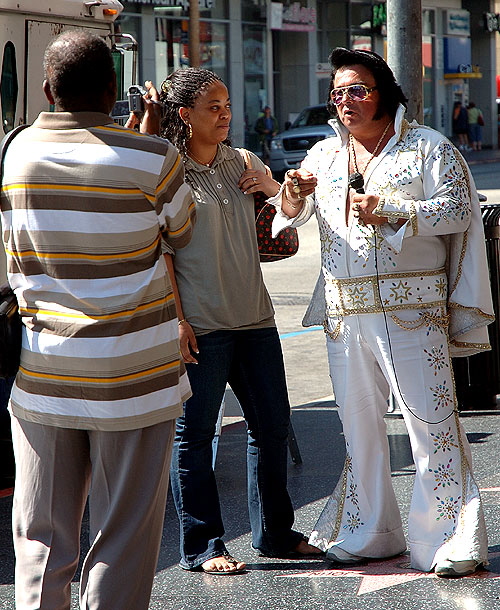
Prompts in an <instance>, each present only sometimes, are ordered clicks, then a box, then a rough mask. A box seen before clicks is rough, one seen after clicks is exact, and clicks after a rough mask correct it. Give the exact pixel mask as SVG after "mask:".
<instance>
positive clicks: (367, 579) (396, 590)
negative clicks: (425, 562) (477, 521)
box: [0, 151, 500, 610]
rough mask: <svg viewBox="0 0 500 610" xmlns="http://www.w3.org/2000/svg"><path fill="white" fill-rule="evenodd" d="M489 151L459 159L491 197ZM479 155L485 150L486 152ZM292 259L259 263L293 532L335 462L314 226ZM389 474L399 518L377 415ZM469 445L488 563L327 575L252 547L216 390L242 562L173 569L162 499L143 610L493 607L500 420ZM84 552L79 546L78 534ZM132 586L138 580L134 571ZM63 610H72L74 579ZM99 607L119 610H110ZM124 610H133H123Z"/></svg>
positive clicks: (230, 406) (469, 418)
mask: <svg viewBox="0 0 500 610" xmlns="http://www.w3.org/2000/svg"><path fill="white" fill-rule="evenodd" d="M498 152H499V151H493V152H492V151H483V153H477V155H476V157H473V156H472V154H471V153H468V155H467V159H468V160H469V161H470V162H471V169H472V171H473V174H474V176H475V179H476V182H477V186H478V189H479V190H480V192H482V193H484V194H485V195H486V196H487V197H488V202H489V203H494V202H496V201H498V202H500V178H499V175H500V173H499V171H500V156H497V154H498ZM487 153H488V154H487ZM299 238H300V248H299V253H298V254H297V255H296V256H295V257H293V258H291V259H289V260H286V261H282V262H277V263H266V264H264V265H263V272H264V276H265V280H266V283H267V286H268V289H269V291H270V293H271V296H272V298H273V302H274V305H275V309H276V319H277V323H278V328H279V331H280V335H281V338H282V344H283V350H284V354H285V362H286V369H287V380H288V385H289V393H290V401H291V405H292V425H293V429H294V432H295V435H296V438H297V443H298V448H299V451H300V457H301V460H302V463H301V464H294V462H293V461H292V459H290V461H289V482H290V485H289V489H290V493H291V496H292V499H293V502H294V505H295V507H296V524H295V527H296V529H298V530H300V531H303V532H304V533H309V532H310V531H311V528H312V526H313V525H314V523H315V521H316V519H317V517H318V515H319V513H320V511H321V509H322V507H323V506H324V504H325V501H326V499H327V497H328V495H329V494H330V493H331V491H332V489H333V486H334V484H335V483H336V481H337V479H338V477H339V475H340V473H341V471H342V467H343V460H344V454H345V452H344V440H343V436H342V432H341V425H340V422H339V418H338V414H337V411H336V409H335V402H334V397H333V395H332V390H331V384H330V379H329V375H328V367H327V362H326V349H325V345H324V334H323V331H322V329H319V328H316V327H313V328H308V329H305V328H303V327H302V325H301V320H302V316H303V314H304V311H305V309H306V307H307V304H308V302H309V298H310V295H311V293H312V290H313V288H314V284H315V281H316V278H317V275H318V270H319V240H318V236H317V226H316V222H315V220H313V219H312V220H311V221H310V222H309V223H307V224H306V225H305V226H304V227H301V228H300V229H299ZM386 421H387V428H388V435H389V442H390V448H391V460H392V476H393V484H394V488H395V490H396V495H397V498H398V501H399V504H400V508H401V512H402V518H403V523H404V525H405V526H406V516H407V511H408V507H409V504H410V499H411V486H412V483H413V475H414V467H413V463H412V458H411V454H410V450H409V445H408V439H407V435H406V431H405V426H404V423H403V420H402V418H401V417H400V416H399V415H398V413H397V412H396V413H394V414H392V415H390V416H388V417H387V418H386ZM462 421H463V424H464V427H465V429H466V432H467V434H468V438H469V440H470V442H471V445H472V451H473V459H474V468H475V473H476V478H477V482H478V484H479V487H480V488H481V490H482V497H483V501H484V507H485V513H486V522H487V527H488V534H489V548H490V563H489V565H488V566H487V568H486V569H484V570H481V571H479V572H477V573H476V574H475V575H473V576H471V577H466V578H462V579H458V580H445V579H439V578H437V577H436V576H435V575H433V574H425V573H421V572H417V571H415V570H412V569H410V568H409V563H408V562H409V558H408V557H407V556H406V555H402V556H399V557H396V558H394V559H391V560H389V561H385V562H372V563H367V564H365V565H362V566H358V567H356V568H343V569H332V565H331V564H329V563H328V562H326V561H323V560H314V559H312V560H301V561H291V560H276V559H265V558H261V557H258V556H257V555H256V554H255V553H254V552H253V551H252V550H251V536H250V532H249V523H248V513H247V509H246V470H245V443H246V433H245V427H244V423H243V422H242V418H241V413H240V411H239V407H238V405H237V403H236V401H235V400H234V397H233V395H232V392H231V391H230V390H229V389H228V390H227V392H226V400H225V412H224V420H223V424H224V425H223V429H222V433H221V436H220V441H219V447H218V454H217V464H216V476H217V478H218V481H219V490H220V491H221V502H222V507H223V517H224V522H225V526H226V535H225V540H226V543H227V545H228V548H229V550H230V552H231V553H232V554H234V555H235V556H236V557H237V558H238V559H241V560H243V561H245V562H247V564H248V571H247V573H245V574H242V575H238V576H211V575H208V574H204V573H201V572H195V573H188V572H185V571H183V570H181V569H180V568H179V567H178V565H177V562H178V558H179V556H178V523H177V517H176V515H175V511H174V509H173V505H172V501H171V498H170V497H169V501H168V505H167V510H166V519H165V526H164V536H163V541H162V546H161V553H160V560H159V565H158V571H157V575H156V578H155V583H154V589H153V596H152V600H151V605H150V610H170V609H172V610H271V609H272V610H296V609H297V610H298V609H301V610H361V609H362V608H363V609H364V608H369V609H370V610H397V609H402V608H404V609H405V610H410V609H411V610H494V609H495V610H497V609H498V607H499V604H500V530H499V528H498V523H499V522H500V463H499V457H498V456H499V455H500V419H499V418H498V417H497V412H496V411H491V410H490V411H486V410H485V411H478V412H467V413H464V414H463V418H462ZM11 504H12V498H11V497H6V498H1V499H0V610H14V601H13V597H14V586H13V582H14V557H13V550H12V543H11V532H10V521H9V519H10V509H11ZM82 547H83V550H85V548H86V547H87V539H86V533H85V532H84V533H83V535H82ZM137 578H138V579H140V578H141V575H140V574H137ZM77 580H78V579H77V578H75V583H74V585H73V587H74V588H73V605H72V609H76V608H78V604H77V584H76V581H77ZM109 610H122V609H120V608H116V609H115V608H110V609H109ZM131 610H133V609H131Z"/></svg>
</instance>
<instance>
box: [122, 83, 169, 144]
mask: <svg viewBox="0 0 500 610" xmlns="http://www.w3.org/2000/svg"><path fill="white" fill-rule="evenodd" d="M144 87H145V89H146V93H145V94H144V95H143V96H142V99H143V101H144V114H143V115H142V118H141V117H139V116H137V114H135V113H134V112H131V113H130V116H129V118H128V120H127V122H126V123H125V127H128V128H129V129H137V126H139V127H138V128H139V131H140V132H141V133H149V134H152V135H156V136H157V135H160V122H161V117H162V114H163V104H162V103H161V102H160V95H159V93H158V91H157V89H156V87H155V86H154V85H153V83H152V82H151V81H150V80H147V81H146V82H145V83H144Z"/></svg>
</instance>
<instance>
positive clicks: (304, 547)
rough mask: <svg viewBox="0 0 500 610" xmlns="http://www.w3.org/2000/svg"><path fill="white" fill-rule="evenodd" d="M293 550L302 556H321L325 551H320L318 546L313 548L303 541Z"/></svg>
mask: <svg viewBox="0 0 500 610" xmlns="http://www.w3.org/2000/svg"><path fill="white" fill-rule="evenodd" d="M293 550H294V551H295V553H299V554H300V555H321V554H322V553H323V551H322V550H321V549H318V547H317V546H313V545H312V544H309V542H306V541H305V540H301V541H300V542H299V544H298V545H297V546H296V547H295V548H294V549H293Z"/></svg>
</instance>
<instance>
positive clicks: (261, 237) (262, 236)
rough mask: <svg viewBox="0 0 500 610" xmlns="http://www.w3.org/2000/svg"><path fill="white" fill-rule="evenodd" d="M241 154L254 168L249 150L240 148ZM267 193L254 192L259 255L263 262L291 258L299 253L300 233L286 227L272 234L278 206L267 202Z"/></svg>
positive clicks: (268, 171)
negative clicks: (276, 233)
mask: <svg viewBox="0 0 500 610" xmlns="http://www.w3.org/2000/svg"><path fill="white" fill-rule="evenodd" d="M240 152H241V156H242V157H243V161H244V162H245V169H251V168H252V161H251V158H250V155H249V153H248V151H247V150H245V149H244V148H241V149H240ZM266 172H267V173H268V174H269V175H271V170H270V169H269V168H268V167H267V166H266ZM267 198H268V197H267V195H266V194H265V193H263V192H261V191H260V192H257V193H254V194H253V199H254V204H255V229H256V231H257V244H258V246H259V257H260V262H261V263H270V262H272V261H279V260H282V259H284V258H289V257H290V256H293V255H294V254H296V253H297V251H298V249H299V234H298V232H297V229H295V228H294V227H285V228H284V229H282V230H281V231H280V232H279V233H278V235H276V236H275V237H273V236H272V230H271V227H272V224H273V218H274V216H275V215H276V208H275V207H274V205H272V204H270V203H266V199H267Z"/></svg>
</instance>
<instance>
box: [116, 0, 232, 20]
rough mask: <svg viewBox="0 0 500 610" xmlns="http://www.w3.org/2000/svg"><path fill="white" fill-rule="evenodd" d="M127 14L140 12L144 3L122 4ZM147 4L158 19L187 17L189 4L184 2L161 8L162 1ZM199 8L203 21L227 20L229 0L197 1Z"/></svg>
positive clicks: (180, 0) (180, 1) (171, 3)
mask: <svg viewBox="0 0 500 610" xmlns="http://www.w3.org/2000/svg"><path fill="white" fill-rule="evenodd" d="M122 4H123V5H124V6H125V11H127V12H132V11H136V12H141V6H144V4H146V3H145V2H134V1H133V0H132V1H131V2H122ZM149 4H152V5H153V7H154V11H155V14H156V15H157V16H158V17H159V16H161V17H177V18H180V17H189V4H188V2H186V0H178V1H177V2H173V1H171V2H169V4H170V6H163V5H164V4H165V2H164V1H163V0H151V2H149ZM198 5H199V7H200V17H202V18H205V19H228V17H229V14H228V5H229V0H198Z"/></svg>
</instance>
